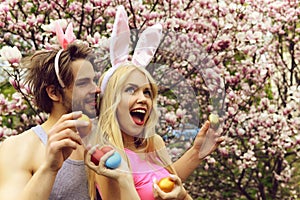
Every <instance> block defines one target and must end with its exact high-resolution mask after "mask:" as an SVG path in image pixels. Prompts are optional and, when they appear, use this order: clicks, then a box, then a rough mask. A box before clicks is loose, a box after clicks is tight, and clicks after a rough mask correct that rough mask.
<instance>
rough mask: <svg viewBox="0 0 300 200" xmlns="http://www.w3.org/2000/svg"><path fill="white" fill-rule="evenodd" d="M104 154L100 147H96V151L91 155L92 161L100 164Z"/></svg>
mask: <svg viewBox="0 0 300 200" xmlns="http://www.w3.org/2000/svg"><path fill="white" fill-rule="evenodd" d="M103 155H104V153H103V152H102V151H101V150H100V149H96V151H95V152H94V153H93V154H92V156H91V161H92V162H93V163H94V164H95V165H99V161H100V159H101V157H102V156H103Z"/></svg>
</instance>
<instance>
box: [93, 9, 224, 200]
mask: <svg viewBox="0 0 300 200" xmlns="http://www.w3.org/2000/svg"><path fill="white" fill-rule="evenodd" d="M161 35H162V27H161V25H160V24H156V25H153V26H151V27H148V28H147V29H146V30H144V31H143V33H142V34H141V35H140V37H139V38H140V39H139V40H138V43H137V45H136V48H135V50H134V54H133V56H132V59H131V61H130V62H129V61H128V57H129V56H128V49H129V48H128V46H129V40H130V30H129V27H128V19H127V14H126V12H125V9H124V8H123V7H121V6H120V7H118V10H117V13H116V19H115V23H114V26H113V33H112V36H111V46H110V59H111V64H112V67H111V68H110V69H109V70H108V71H107V72H106V73H105V74H103V76H102V77H101V79H100V87H101V93H102V99H101V106H100V110H101V112H100V116H99V123H98V131H96V132H94V133H92V137H91V143H92V144H93V145H96V144H101V145H103V144H110V145H112V146H114V147H115V148H116V150H117V151H118V152H119V153H120V154H121V156H122V158H123V165H122V166H123V167H119V168H117V169H115V170H116V171H118V172H119V174H120V175H121V174H122V173H123V174H131V175H132V178H133V181H134V185H135V189H136V191H137V193H138V197H137V198H141V199H150V200H152V199H191V197H190V196H189V195H188V194H187V192H186V191H185V189H184V188H183V186H182V183H181V180H180V179H182V180H185V179H186V178H187V177H188V176H189V175H190V174H191V173H192V171H193V170H194V169H195V168H196V167H197V166H198V165H199V163H200V161H201V160H202V159H203V158H204V157H205V156H206V155H209V154H210V153H211V152H212V151H214V150H215V149H216V148H217V146H218V144H219V143H220V142H221V141H222V138H217V139H216V143H213V146H209V147H207V148H206V149H209V151H206V152H207V153H206V154H205V155H204V156H203V157H201V158H199V150H200V147H201V148H202V144H203V141H204V138H205V134H206V131H207V130H208V128H209V122H206V123H205V125H204V126H203V128H202V129H201V130H200V131H199V133H198V135H197V137H196V139H195V141H194V145H193V146H192V148H190V149H189V150H188V151H187V152H186V153H185V154H184V156H182V158H180V159H179V160H178V161H177V162H176V163H174V164H172V163H171V161H170V158H169V155H168V153H167V151H166V148H165V144H164V141H163V140H162V138H161V137H160V136H159V135H157V134H156V133H155V125H156V123H157V120H158V114H157V94H158V91H157V86H156V84H155V81H154V80H153V78H152V76H151V75H150V74H149V72H148V71H147V70H146V69H145V67H146V66H147V65H148V64H149V62H150V61H151V59H152V57H153V55H154V54H155V51H156V49H157V47H158V45H159V43H160V38H161ZM210 145H212V144H210ZM202 149H203V148H202ZM91 153H92V152H91ZM110 154H112V152H110ZM124 162H125V164H124ZM186 163H189V167H186ZM102 165H103V163H102ZM88 166H89V167H90V168H92V169H93V172H92V171H90V179H89V181H90V184H94V183H95V182H96V183H97V186H98V189H99V190H100V193H101V197H102V198H103V199H120V198H122V197H120V194H121V192H120V189H121V187H120V185H119V184H118V183H117V182H116V181H115V180H113V179H111V178H108V177H105V176H102V175H96V174H95V173H94V171H95V172H96V173H97V174H101V173H98V172H97V167H96V166H95V165H93V164H92V163H88ZM124 166H125V167H124ZM100 167H101V166H100ZM99 169H100V168H99ZM175 169H176V170H178V171H176V170H175ZM102 174H103V173H102ZM170 176H171V179H173V182H174V184H175V186H174V188H173V190H172V191H171V192H164V191H162V190H161V189H160V188H159V187H158V185H157V181H158V180H160V179H161V178H164V177H170ZM127 178H128V181H129V182H130V181H131V180H130V175H129V176H127ZM124 198H125V199H126V197H124Z"/></svg>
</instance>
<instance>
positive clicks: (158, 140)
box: [153, 134, 165, 146]
mask: <svg viewBox="0 0 300 200" xmlns="http://www.w3.org/2000/svg"><path fill="white" fill-rule="evenodd" d="M153 140H154V144H156V145H158V146H165V142H164V140H163V138H162V137H161V136H160V135H158V134H154V136H153Z"/></svg>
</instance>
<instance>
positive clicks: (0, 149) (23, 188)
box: [0, 136, 56, 200]
mask: <svg viewBox="0 0 300 200" xmlns="http://www.w3.org/2000/svg"><path fill="white" fill-rule="evenodd" d="M13 137H14V138H8V139H6V140H5V141H4V142H3V143H2V144H1V145H0V199H5V200H16V199H22V200H26V199H28V200H29V199H31V200H33V199H48V197H49V195H50V192H51V188H52V185H53V183H54V180H55V176H56V175H55V174H53V173H51V172H50V171H48V170H46V169H45V168H44V167H40V168H39V169H38V170H37V171H36V173H34V175H32V173H33V172H32V170H33V165H34V163H33V162H35V161H34V160H31V159H30V158H33V156H32V154H34V150H30V149H31V148H32V149H35V150H38V149H37V146H38V145H36V144H30V143H28V146H27V147H25V144H26V142H28V140H27V139H26V137H24V136H13Z"/></svg>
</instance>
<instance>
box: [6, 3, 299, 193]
mask: <svg viewBox="0 0 300 200" xmlns="http://www.w3.org/2000/svg"><path fill="white" fill-rule="evenodd" d="M119 4H122V5H124V6H125V8H126V11H127V12H128V15H129V25H130V28H131V29H132V31H133V34H132V38H131V40H132V41H131V42H132V48H134V46H135V44H136V41H137V39H138V33H139V31H140V30H142V29H144V28H145V27H146V26H150V25H153V24H154V23H157V22H160V23H162V25H163V27H164V38H163V40H162V42H161V45H160V47H159V49H158V51H157V53H156V56H155V58H154V59H153V64H151V65H149V66H148V68H147V69H148V70H149V71H150V72H151V73H152V74H153V75H154V77H155V79H156V80H157V82H158V85H159V89H160V95H159V104H160V108H161V109H160V110H161V119H160V123H159V125H158V131H159V133H160V134H162V135H165V134H168V136H172V131H171V130H172V129H180V130H184V129H185V128H186V127H187V125H188V124H193V125H194V126H196V127H201V125H202V124H203V122H204V121H205V120H206V119H208V115H209V114H210V113H216V114H218V115H219V116H220V120H221V126H220V129H221V130H220V131H219V133H220V134H222V135H224V136H225V138H226V139H225V142H224V143H223V144H221V145H220V147H219V148H218V150H217V151H216V152H214V153H213V154H212V155H210V156H209V157H207V158H206V159H205V160H204V161H203V163H202V164H201V165H200V166H199V169H198V170H196V171H195V173H194V175H193V176H191V177H190V179H189V180H188V181H186V183H185V184H186V186H187V187H186V188H187V189H189V192H190V193H191V194H192V196H193V197H195V198H200V199H236V198H242V199H286V198H290V197H292V198H294V199H296V198H299V195H298V193H299V192H300V190H299V186H298V181H299V178H298V177H299V171H297V166H299V155H300V154H299V147H300V146H299V143H300V136H299V130H300V115H299V111H300V86H299V84H300V67H299V54H300V43H299V35H300V34H299V33H300V28H299V23H298V19H299V16H300V8H299V2H298V1H288V0H284V1H279V0H258V1H255V2H254V1H251V0H230V1H229V0H222V1H219V0H216V1H208V0H199V1H193V0H190V1H184V0H158V1H149V0H143V1H133V0H128V1H111V0H88V1H82V2H77V1H63V0H56V1H46V0H42V1H35V0H27V1H14V0H13V1H3V2H1V4H0V27H1V32H0V35H1V37H0V47H2V50H1V57H2V61H0V62H1V67H2V70H3V72H2V73H3V74H6V75H7V76H5V77H7V78H6V79H4V80H3V81H2V83H1V85H0V87H1V95H0V102H1V104H0V110H1V116H0V117H1V118H0V121H1V122H2V123H1V124H2V125H1V127H0V137H1V138H2V139H4V138H5V137H8V136H10V135H11V134H18V133H20V132H22V131H23V130H25V129H27V128H29V127H30V126H31V125H33V124H36V123H41V122H42V121H43V120H44V119H45V118H46V117H47V116H46V115H44V114H43V113H40V112H39V111H38V110H37V109H36V108H35V107H34V102H33V101H32V99H31V97H30V91H29V90H28V88H27V86H26V85H24V84H22V77H23V74H24V73H25V72H26V70H25V69H22V68H20V66H19V62H20V55H22V56H27V55H30V54H32V53H33V52H34V51H35V50H40V49H49V48H52V47H53V45H56V36H55V32H54V31H53V30H54V29H53V24H54V22H55V21H57V20H58V21H59V23H61V25H62V27H64V28H66V26H67V24H68V23H69V22H72V23H73V25H74V30H75V34H76V37H77V38H78V39H81V40H84V41H86V42H87V43H89V45H90V46H92V47H93V48H94V49H95V52H96V53H98V54H99V57H98V65H97V67H98V69H97V70H98V72H99V74H101V72H102V70H103V69H105V68H107V67H109V56H108V38H109V37H110V34H111V29H112V24H113V20H114V15H115V11H116V6H117V5H119ZM17 49H18V50H17ZM10 51H12V52H14V53H13V54H10V53H9V52H10ZM19 52H20V54H19ZM11 55H13V56H11ZM8 83H11V85H12V86H11V87H8ZM12 88H15V89H16V90H13V89H12ZM170 138H171V139H169V140H168V143H169V144H168V145H169V148H170V153H171V154H174V159H176V158H178V156H180V154H181V153H182V152H183V151H184V150H185V149H186V148H188V147H189V146H190V145H191V144H190V143H191V142H192V141H193V138H189V139H185V140H182V141H181V142H180V145H178V140H175V139H174V138H173V139H172V137H170ZM182 143H183V145H181V144H182ZM180 147H181V148H180ZM182 147H184V148H182Z"/></svg>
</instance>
